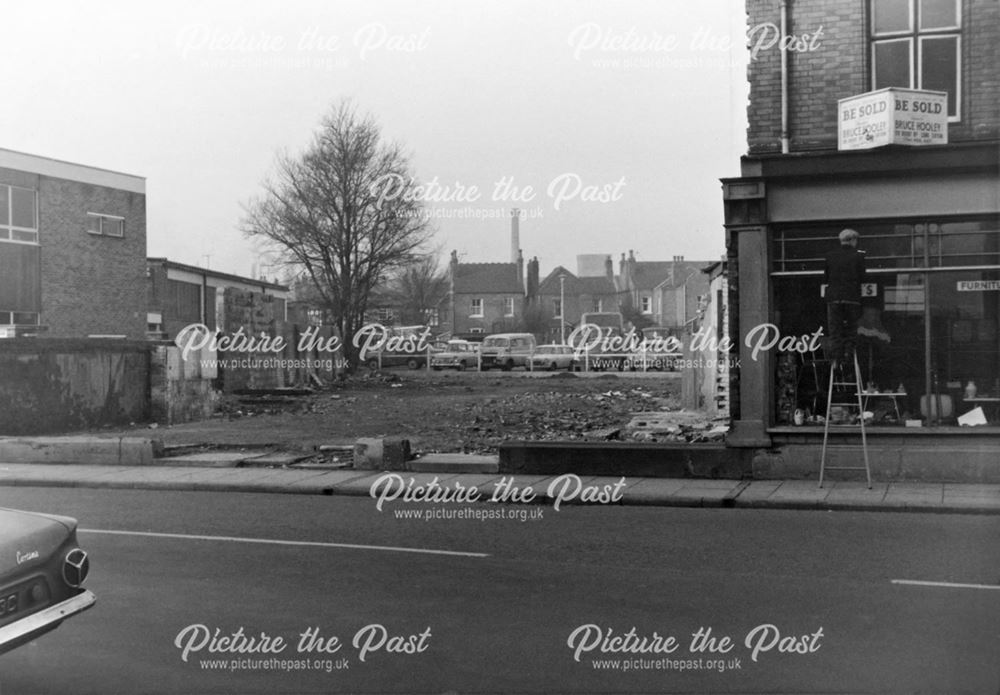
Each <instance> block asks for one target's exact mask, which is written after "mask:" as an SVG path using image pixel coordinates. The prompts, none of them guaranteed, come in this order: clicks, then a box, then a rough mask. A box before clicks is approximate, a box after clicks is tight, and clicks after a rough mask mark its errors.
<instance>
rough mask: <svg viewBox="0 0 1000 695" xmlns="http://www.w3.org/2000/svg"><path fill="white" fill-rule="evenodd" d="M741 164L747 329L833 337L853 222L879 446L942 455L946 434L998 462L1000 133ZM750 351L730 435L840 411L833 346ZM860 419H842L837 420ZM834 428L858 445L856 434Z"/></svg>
mask: <svg viewBox="0 0 1000 695" xmlns="http://www.w3.org/2000/svg"><path fill="white" fill-rule="evenodd" d="M742 169H743V174H744V176H743V177H741V178H739V179H727V180H725V181H724V182H723V183H724V191H725V194H724V197H725V205H726V223H727V225H726V226H727V240H728V250H729V261H730V264H731V267H732V266H734V265H735V267H736V273H735V275H736V278H735V280H736V282H734V283H733V287H734V295H732V296H731V302H732V305H733V306H732V307H731V309H732V311H731V316H732V320H733V322H734V324H735V325H732V326H731V329H732V332H733V335H737V336H747V335H748V334H750V332H751V331H752V330H753V328H754V327H755V326H758V325H760V324H762V323H770V324H773V325H774V326H775V327H776V328H777V330H778V331H779V332H780V334H781V335H785V336H795V335H799V336H807V335H815V334H816V332H817V331H818V330H822V333H821V334H820V335H821V336H822V335H823V334H824V333H826V332H827V331H826V326H825V323H826V304H825V300H824V298H823V292H824V279H823V267H824V256H825V255H826V254H827V253H828V252H830V251H832V250H833V249H835V248H836V247H837V245H838V238H837V237H838V234H839V233H840V231H841V230H843V229H845V228H851V229H854V230H856V231H857V232H859V234H860V242H859V244H858V248H859V249H860V250H862V251H864V252H865V256H866V266H867V277H866V279H865V283H864V285H863V288H862V289H863V292H862V295H863V299H862V311H861V320H860V322H859V329H858V341H857V346H858V349H857V354H858V360H859V364H860V368H861V374H862V380H863V384H862V391H863V398H864V410H865V412H866V413H867V414H868V415H867V417H868V418H869V419H868V420H867V422H868V423H869V433H870V435H872V437H873V439H872V441H873V442H874V443H875V446H876V448H878V446H879V444H880V443H881V444H883V445H889V443H891V446H892V447H894V451H896V452H897V454H894V456H896V459H895V460H898V456H899V454H898V452H899V451H900V447H902V448H903V449H905V448H906V447H907V442H920V445H919V447H916V448H919V449H928V450H929V451H931V452H934V451H936V454H933V453H932V454H931V457H932V458H933V457H934V456H937V458H940V454H941V453H942V451H943V450H944V449H942V448H941V447H942V446H948V444H946V443H947V442H951V444H952V445H954V444H956V443H959V444H960V445H965V444H966V443H968V442H973V441H974V442H975V447H974V448H975V450H976V451H980V452H985V453H984V454H983V456H984V458H983V460H984V461H986V460H987V459H988V458H989V452H990V451H992V452H993V454H992V455H993V456H994V457H995V456H997V452H998V451H1000V449H997V448H996V447H997V444H998V443H1000V200H998V199H1000V184H998V181H1000V179H998V150H997V146H996V143H989V144H981V143H976V144H973V143H970V144H956V145H945V146H940V147H921V148H911V147H905V146H890V147H886V148H880V149H876V150H867V151H861V152H853V151H841V152H826V153H820V154H809V155H796V156H791V157H789V156H787V155H785V156H780V155H779V156H761V157H745V158H744V160H743V167H742ZM790 344H791V343H789V345H790ZM752 347H753V345H752V344H748V343H747V341H745V340H744V341H742V342H740V343H739V344H738V346H737V349H738V350H739V356H740V369H739V375H738V377H737V381H736V382H735V383H734V389H733V391H734V406H735V407H734V413H733V416H734V417H733V419H734V422H733V428H732V435H731V437H730V441H729V444H730V445H731V446H741V447H757V448H764V447H768V448H773V447H780V446H782V445H783V444H788V443H797V444H805V445H808V444H810V443H814V442H815V441H816V438H817V437H821V436H822V431H823V420H824V418H825V417H826V416H827V412H826V411H827V404H826V400H827V399H826V396H827V388H828V381H829V377H830V365H829V361H828V358H829V355H828V354H827V353H828V349H827V341H826V340H824V339H822V338H821V339H820V340H814V341H800V343H799V344H798V345H796V346H795V348H793V349H786V350H781V349H775V350H768V351H766V352H761V351H757V352H756V354H755V353H754V351H753V350H752ZM737 394H738V398H737V397H736V395H737ZM853 416H854V417H855V418H856V417H857V415H856V414H854V415H853ZM851 418H852V414H851V413H847V412H838V411H836V409H834V411H833V412H832V413H831V422H834V421H835V420H836V421H837V423H838V424H850V421H851ZM835 436H836V437H839V438H840V440H841V441H842V442H844V443H848V442H851V441H854V440H853V439H852V438H854V437H856V433H854V432H853V431H852V430H851V428H843V431H840V430H838V433H837V434H836V435H835ZM932 438H933V440H934V441H933V442H932ZM928 447H929V448H928ZM998 475H1000V473H998Z"/></svg>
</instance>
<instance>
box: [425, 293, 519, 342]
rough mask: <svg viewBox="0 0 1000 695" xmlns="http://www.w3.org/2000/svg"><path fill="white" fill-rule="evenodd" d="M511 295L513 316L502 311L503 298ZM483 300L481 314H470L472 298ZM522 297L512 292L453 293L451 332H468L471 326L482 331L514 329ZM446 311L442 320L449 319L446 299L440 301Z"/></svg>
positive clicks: (449, 311) (448, 307) (498, 331)
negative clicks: (453, 322)
mask: <svg viewBox="0 0 1000 695" xmlns="http://www.w3.org/2000/svg"><path fill="white" fill-rule="evenodd" d="M505 297H513V299H514V316H507V315H506V314H505V311H504V298H505ZM473 299H482V300H483V315H482V316H472V315H471V314H472V300H473ZM523 303H524V298H523V297H519V296H516V295H513V294H456V295H455V327H454V328H453V329H452V332H453V333H468V332H470V331H471V330H472V329H473V328H481V329H482V330H483V332H484V333H486V334H490V333H501V332H505V331H514V330H516V329H517V326H518V322H519V321H520V320H521V316H522V314H523V306H522V305H523ZM442 306H443V307H446V311H447V313H445V314H443V315H442V317H441V318H442V319H443V320H450V319H451V307H450V306H448V302H447V300H446V301H445V302H443V303H442Z"/></svg>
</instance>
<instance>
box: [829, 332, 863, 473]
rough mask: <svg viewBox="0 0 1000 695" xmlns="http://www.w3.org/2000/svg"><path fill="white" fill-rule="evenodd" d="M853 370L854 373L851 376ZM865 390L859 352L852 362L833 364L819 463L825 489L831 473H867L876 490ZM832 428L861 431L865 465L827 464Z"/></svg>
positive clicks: (845, 361)
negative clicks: (867, 429)
mask: <svg viewBox="0 0 1000 695" xmlns="http://www.w3.org/2000/svg"><path fill="white" fill-rule="evenodd" d="M852 370H853V374H851V371H852ZM862 388H863V387H862V382H861V365H860V364H858V355H857V353H856V352H854V351H853V350H852V351H851V355H850V358H849V359H848V360H842V361H840V362H838V361H836V360H835V361H833V362H831V363H830V379H829V382H828V386H827V393H826V419H825V420H824V422H823V449H822V452H821V454H820V463H819V486H820V487H823V481H824V479H825V476H826V472H827V471H864V472H865V479H866V480H867V482H868V489H869V490H870V489H871V487H872V470H871V464H870V463H869V460H868V433H867V431H866V425H865V398H864V396H863V394H862ZM855 412H856V415H855ZM834 417H836V418H837V423H836V424H833V423H831V420H833V419H834ZM831 427H832V428H836V429H841V428H851V429H853V428H855V427H857V428H859V429H860V432H861V453H862V457H863V460H864V465H863V466H858V465H852V466H848V465H837V466H828V465H827V454H828V453H829V447H828V444H829V439H830V429H831Z"/></svg>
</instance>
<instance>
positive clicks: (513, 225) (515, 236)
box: [510, 208, 521, 263]
mask: <svg viewBox="0 0 1000 695" xmlns="http://www.w3.org/2000/svg"><path fill="white" fill-rule="evenodd" d="M520 217H521V211H520V210H518V209H517V208H514V209H513V210H511V211H510V262H511V263H517V260H518V256H520V255H521V233H520V228H519V226H518V225H519V224H520Z"/></svg>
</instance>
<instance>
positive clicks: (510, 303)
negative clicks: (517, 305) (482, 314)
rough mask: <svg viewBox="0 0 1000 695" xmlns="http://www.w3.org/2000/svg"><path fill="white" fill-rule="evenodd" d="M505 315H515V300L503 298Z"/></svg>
mask: <svg viewBox="0 0 1000 695" xmlns="http://www.w3.org/2000/svg"><path fill="white" fill-rule="evenodd" d="M503 315H504V316H513V315H514V298H513V297H504V298H503Z"/></svg>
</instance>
